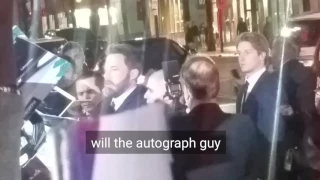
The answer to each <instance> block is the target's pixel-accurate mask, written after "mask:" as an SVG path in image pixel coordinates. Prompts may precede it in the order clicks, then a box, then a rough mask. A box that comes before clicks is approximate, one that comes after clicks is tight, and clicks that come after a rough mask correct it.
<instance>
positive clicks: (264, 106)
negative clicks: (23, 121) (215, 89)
mask: <svg viewBox="0 0 320 180" xmlns="http://www.w3.org/2000/svg"><path fill="white" fill-rule="evenodd" d="M243 91H244V87H242V88H241V89H240V91H239V94H238V97H237V112H238V113H239V112H240V106H241V99H242V94H243ZM278 93H279V91H278V76H277V75H275V74H270V73H268V72H264V73H263V74H262V75H261V76H260V78H259V79H258V81H257V82H256V84H255V85H254V87H253V89H252V90H251V92H250V93H249V94H248V95H247V99H246V101H245V103H244V106H243V112H242V113H243V114H246V115H249V116H250V118H251V120H252V121H253V123H254V125H255V127H256V130H257V143H258V150H257V153H258V154H259V158H258V159H257V160H258V163H257V166H258V168H259V177H260V178H262V179H265V178H266V177H267V172H268V168H269V157H270V148H271V142H272V138H273V132H274V131H273V130H274V125H275V123H277V127H278V133H277V135H278V136H277V138H278V142H277V144H278V148H277V150H278V153H277V156H278V157H277V159H278V160H277V165H276V166H277V169H283V158H284V157H283V156H284V151H285V150H284V149H283V147H282V142H283V139H284V134H285V127H286V126H285V121H284V119H283V118H282V116H280V115H279V116H278V119H276V118H275V117H276V116H275V114H276V113H277V111H276V109H277V108H276V106H277V104H276V103H277V95H278ZM279 95H280V96H279V104H282V103H284V101H285V98H283V95H282V93H281V94H279Z"/></svg>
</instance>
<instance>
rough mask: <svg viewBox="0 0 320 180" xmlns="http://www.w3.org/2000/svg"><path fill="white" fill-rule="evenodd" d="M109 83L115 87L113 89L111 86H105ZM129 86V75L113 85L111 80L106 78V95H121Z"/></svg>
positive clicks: (114, 96)
mask: <svg viewBox="0 0 320 180" xmlns="http://www.w3.org/2000/svg"><path fill="white" fill-rule="evenodd" d="M108 84H109V85H111V86H113V87H115V89H113V88H108V87H107V86H108ZM129 86H130V77H129V76H127V77H126V78H125V79H124V80H123V81H122V82H120V83H119V84H117V85H115V84H113V83H112V82H111V81H108V80H106V82H105V88H107V91H108V92H107V96H108V97H112V98H117V97H119V96H121V95H122V94H123V93H124V92H125V91H126V90H127V89H128V87H129Z"/></svg>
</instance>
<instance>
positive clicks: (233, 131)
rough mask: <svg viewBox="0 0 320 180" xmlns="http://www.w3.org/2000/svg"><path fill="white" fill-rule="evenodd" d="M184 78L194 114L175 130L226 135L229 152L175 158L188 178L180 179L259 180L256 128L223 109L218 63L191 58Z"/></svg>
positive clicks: (185, 93)
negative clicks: (255, 155) (256, 158)
mask: <svg viewBox="0 0 320 180" xmlns="http://www.w3.org/2000/svg"><path fill="white" fill-rule="evenodd" d="M181 78H182V82H183V86H184V97H185V101H186V104H187V106H188V108H189V109H190V110H191V111H190V113H189V114H188V115H186V117H185V119H184V121H181V125H180V127H179V126H177V127H175V130H183V129H185V128H186V127H189V128H190V129H189V130H191V131H212V132H213V131H225V132H226V137H227V148H226V149H227V152H226V154H225V155H218V154H206V155H205V154H195V155H191V156H190V157H185V158H179V155H177V156H175V157H176V158H175V161H176V162H175V163H176V164H177V166H179V165H180V166H181V167H180V169H181V170H180V172H181V173H183V175H184V176H185V178H183V177H181V176H180V179H188V180H198V179H201V180H207V179H208V180H209V179H210V180H211V179H215V180H235V179H239V180H240V179H252V180H253V179H256V178H257V177H256V176H255V172H254V164H253V161H252V160H253V159H254V158H255V157H254V156H253V155H254V154H253V153H254V150H255V143H256V141H255V138H256V133H255V128H254V125H253V123H252V121H251V120H250V118H249V117H248V116H245V115H240V114H236V115H231V114H226V113H224V112H223V111H222V110H221V109H220V107H219V105H218V104H217V102H216V97H217V95H218V92H219V87H220V82H219V72H218V68H217V66H216V65H215V62H214V61H213V60H212V59H211V58H209V57H206V56H193V57H190V58H189V59H188V60H187V61H186V62H185V64H184V65H183V67H182V70H181ZM187 129H188V128H187ZM226 157H227V158H226ZM179 161H180V162H179Z"/></svg>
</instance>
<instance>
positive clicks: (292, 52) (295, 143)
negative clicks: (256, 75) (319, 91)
mask: <svg viewBox="0 0 320 180" xmlns="http://www.w3.org/2000/svg"><path fill="white" fill-rule="evenodd" d="M299 53H300V47H299V46H298V45H297V44H296V43H295V42H294V41H293V40H292V39H290V38H286V39H284V38H282V37H278V38H277V39H276V40H275V41H274V43H273V48H272V58H271V59H272V64H273V67H274V68H275V70H276V71H275V73H279V71H280V68H281V66H282V85H283V90H284V91H285V94H286V95H287V99H288V105H289V106H290V108H291V113H290V114H288V117H287V119H288V121H287V127H288V128H287V131H286V144H287V146H288V148H291V149H293V148H295V147H298V148H299V149H300V150H301V151H303V150H302V147H301V145H302V141H303V138H304V137H305V136H306V135H307V134H308V135H311V137H313V136H314V135H312V134H313V133H314V134H316V133H318V132H317V131H315V130H314V127H316V124H317V123H316V121H318V120H319V119H320V118H319V117H318V114H317V110H316V106H315V94H316V93H315V89H316V85H317V75H316V73H315V72H314V71H313V70H312V69H311V68H308V67H305V66H304V65H303V64H302V63H300V62H299V60H298V58H299ZM313 140H314V138H313ZM298 171H299V172H297V171H296V172H293V173H292V174H294V175H295V176H297V174H299V176H300V177H301V178H302V179H308V178H307V177H308V176H310V175H309V174H310V172H308V171H307V170H302V168H301V167H300V168H299V169H298ZM313 174H317V177H320V176H319V175H320V173H319V172H314V173H313ZM290 179H293V178H290ZM311 179H315V177H312V178H311Z"/></svg>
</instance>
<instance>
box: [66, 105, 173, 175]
mask: <svg viewBox="0 0 320 180" xmlns="http://www.w3.org/2000/svg"><path fill="white" fill-rule="evenodd" d="M164 109H165V106H164V105H163V104H159V103H157V104H150V105H148V106H144V107H141V108H138V109H136V110H132V111H130V110H129V111H126V112H123V113H117V114H115V115H110V116H102V117H100V120H99V121H79V122H78V123H77V124H75V126H73V127H71V128H69V131H70V132H69V134H70V135H68V139H69V141H68V142H69V143H68V144H69V155H68V156H69V157H70V165H71V169H70V174H71V180H101V179H110V180H128V179H130V180H150V179H152V180H173V178H172V173H171V166H170V165H171V162H172V157H171V154H170V152H167V154H144V153H140V154H139V153H134V154H129V153H121V148H120V149H119V150H116V152H118V153H119V154H108V153H103V152H106V151H108V149H106V148H96V149H95V152H94V154H88V153H86V146H87V145H88V144H87V142H86V141H88V140H87V136H86V131H96V132H98V131H99V132H98V133H97V135H96V138H95V139H102V138H106V137H108V136H107V135H106V132H107V133H108V132H114V133H116V135H117V137H122V139H126V138H129V139H130V140H132V141H133V142H135V141H136V140H139V138H138V137H135V136H133V137H129V136H130V133H131V132H132V131H133V132H136V133H139V135H140V136H143V137H144V138H146V139H148V138H150V134H149V133H150V132H145V131H156V132H160V131H161V132H163V133H160V134H161V135H165V136H166V134H165V132H166V131H167V130H168V127H167V124H166V120H165V115H164ZM102 131H104V133H102ZM128 135H129V136H128ZM161 137H162V136H161ZM161 137H159V139H161ZM91 138H92V137H91ZM164 138H166V137H164ZM157 139H158V138H157ZM112 142H113V141H112ZM89 144H90V142H89ZM131 150H132V151H133V152H141V151H144V150H141V149H137V148H136V147H135V144H133V148H132V149H130V151H131ZM62 152H64V153H68V152H66V151H62ZM62 157H63V156H62ZM93 159H94V160H93Z"/></svg>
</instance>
